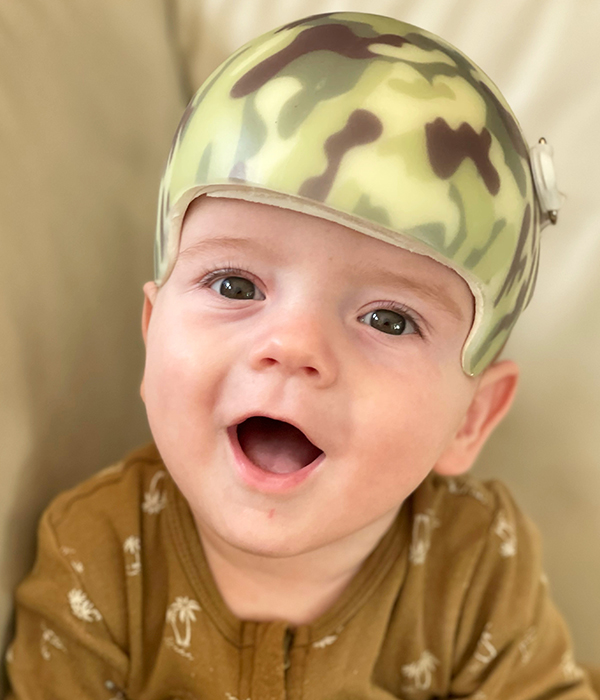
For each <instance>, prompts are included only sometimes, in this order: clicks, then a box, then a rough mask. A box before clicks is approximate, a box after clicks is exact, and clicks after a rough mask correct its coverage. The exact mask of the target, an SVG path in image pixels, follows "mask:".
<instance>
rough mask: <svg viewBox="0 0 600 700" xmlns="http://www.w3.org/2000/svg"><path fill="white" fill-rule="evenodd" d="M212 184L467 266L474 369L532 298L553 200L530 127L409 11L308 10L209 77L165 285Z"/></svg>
mask: <svg viewBox="0 0 600 700" xmlns="http://www.w3.org/2000/svg"><path fill="white" fill-rule="evenodd" d="M203 193H213V194H217V193H220V194H221V195H223V196H234V197H241V198H244V199H250V200H253V201H263V202H270V203H273V204H276V205H277V206H283V207H287V208H291V209H296V210H299V211H308V212H309V213H311V214H315V215H317V216H323V217H324V218H328V219H331V220H333V221H339V222H340V223H343V224H344V225H346V226H350V227H353V228H355V229H356V230H359V231H362V232H363V233H366V234H368V235H372V236H374V237H376V238H379V239H381V240H385V241H387V242H389V243H392V244H394V245H398V246H401V247H403V248H407V249H409V250H412V251H414V252H418V253H421V254H425V255H429V256H430V257H432V258H434V259H435V260H438V261H439V262H441V263H443V264H445V265H447V266H449V267H451V268H452V269H454V270H455V271H456V272H457V273H458V274H460V275H461V276H462V277H463V278H464V279H465V280H466V282H467V284H468V285H469V287H470V289H471V291H472V293H473V296H474V298H475V320H474V323H473V326H472V328H471V332H470V334H469V336H468V338H467V340H466V342H465V345H464V348H463V353H462V366H463V369H464V371H465V372H466V373H467V374H469V375H476V374H478V373H479V372H481V371H482V370H483V369H484V368H485V367H487V366H488V365H489V364H490V362H492V360H493V359H494V358H495V357H496V355H497V353H498V352H499V351H500V350H501V348H502V347H503V346H504V343H505V342H506V340H507V338H508V335H509V333H510V331H511V329H512V328H513V326H514V324H515V322H516V320H517V318H518V317H519V315H520V313H521V311H522V310H523V309H524V308H525V306H526V305H527V304H528V303H529V300H530V299H531V295H532V292H533V288H534V285H535V279H536V274H537V266H538V258H539V232H540V213H539V208H538V207H539V205H538V204H537V199H536V196H535V193H534V185H533V181H532V175H531V167H530V162H529V149H528V146H527V144H526V141H525V139H524V137H523V135H522V132H521V129H520V127H519V125H518V123H517V121H516V119H515V117H514V115H513V114H512V112H511V110H510V107H509V106H508V104H507V103H506V101H505V99H504V98H503V96H502V95H501V93H500V92H499V90H498V88H497V87H496V86H495V85H494V83H493V82H492V81H491V80H490V79H489V78H488V77H487V76H486V75H485V74H484V73H483V72H482V71H481V70H480V69H479V68H478V67H477V66H476V65H474V64H473V63H472V61H470V60H469V59H468V58H467V57H466V56H464V54H462V53H461V52H459V51H458V50H457V49H455V48H454V47H453V46H451V45H450V44H448V43H447V42H445V41H444V40H442V39H440V38H439V37H437V36H435V35H434V34H431V33H430V32H427V31H424V30H423V29H420V28H418V27H415V26H413V25H410V24H406V23H404V22H400V21H397V20H395V19H390V18H388V17H381V16H378V15H371V14H363V13H329V14H322V15H315V16H312V17H308V18H305V19H302V20H299V21H296V22H293V23H291V24H288V25H286V26H283V27H280V28H279V29H276V30H274V31H271V32H269V33H267V34H264V35H263V36H261V37H259V38H257V39H255V40H253V41H251V42H250V43H248V44H246V45H245V46H243V47H242V48H241V49H239V50H238V51H237V52H236V53H234V54H233V55H232V56H230V57H229V59H228V60H227V61H225V63H223V64H222V65H221V66H220V67H219V68H217V70H216V71H215V72H214V73H213V74H212V75H211V76H210V77H209V78H208V80H207V81H206V82H205V83H204V85H203V86H202V87H201V88H200V89H199V90H198V92H197V93H196V95H195V96H194V97H193V99H192V100H191V102H190V104H189V105H188V107H187V109H186V111H185V113H184V116H183V118H182V120H181V123H180V125H179V128H178V130H177V133H176V135H175V138H174V141H173V146H172V149H171V152H170V155H169V158H168V162H167V166H166V170H165V173H164V177H163V180H162V183H161V192H160V204H159V215H158V225H157V233H156V249H155V261H156V270H155V272H156V275H155V276H156V281H157V283H158V284H159V285H160V284H163V283H164V282H165V281H166V279H167V278H168V276H169V274H170V273H171V270H172V268H173V266H174V264H175V260H176V257H177V252H178V246H179V236H180V229H181V222H182V218H183V215H184V214H185V211H186V209H187V207H188V205H189V203H190V201H191V200H192V199H193V198H195V197H197V196H199V195H200V194H203ZM282 235H284V234H282Z"/></svg>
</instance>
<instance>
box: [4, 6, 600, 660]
mask: <svg viewBox="0 0 600 700" xmlns="http://www.w3.org/2000/svg"><path fill="white" fill-rule="evenodd" d="M338 7H339V4H335V3H328V2H323V1H319V0H303V1H300V0H286V2H285V3H283V2H278V0H245V1H244V3H240V2H239V0H205V1H204V2H203V1H202V0H179V2H167V1H166V0H165V1H164V2H159V0H127V2H123V1H122V0H100V2H95V3H85V9H84V8H83V6H82V5H81V3H75V2H72V1H70V2H69V1H68V0H62V1H59V2H56V0H21V1H20V2H18V3H16V2H6V3H1V4H0V96H1V99H0V153H2V159H1V160H0V235H1V236H2V244H3V245H2V251H3V255H2V256H0V338H1V339H2V342H0V353H1V354H0V362H1V365H0V366H1V367H2V374H1V375H0V376H1V379H0V459H1V462H0V469H1V473H2V475H3V483H2V487H3V488H2V491H1V492H0V524H1V527H2V530H1V532H2V537H3V539H2V544H1V546H2V558H1V560H0V576H1V583H0V625H1V626H2V628H3V629H5V628H6V623H7V621H8V616H9V610H10V599H11V595H12V589H13V587H14V585H15V583H16V582H17V581H19V580H20V579H21V578H22V577H23V575H24V574H25V572H26V570H27V569H28V568H29V567H30V565H31V562H32V559H33V553H34V541H35V538H34V531H35V525H36V521H37V517H38V515H39V512H40V510H41V508H42V507H43V506H44V505H45V504H46V503H47V502H48V500H49V499H50V498H51V497H52V496H53V495H54V494H55V493H57V492H58V491H60V490H62V489H64V488H66V487H67V486H70V485H72V484H74V483H76V482H77V481H80V480H81V479H82V478H84V477H85V476H87V475H88V474H90V473H91V472H93V471H95V470H97V469H98V468H100V467H102V466H105V465H106V464H108V463H110V462H111V461H113V460H116V459H118V458H119V457H121V456H122V455H123V454H124V453H125V452H126V451H127V450H128V449H129V448H131V447H133V446H135V445H137V444H140V443H142V442H144V441H145V440H146V439H147V438H148V437H149V432H148V428H147V425H146V420H145V414H144V411H143V404H142V403H141V400H140V399H139V395H138V387H139V381H140V379H141V375H142V368H143V344H142V341H141V334H140V330H139V323H140V322H139V317H140V312H141V304H142V294H141V285H142V283H143V282H144V281H145V280H147V279H149V278H150V277H151V276H152V262H151V260H152V245H153V229H154V217H155V201H156V194H157V188H158V180H159V176H160V171H161V168H162V164H163V162H164V159H165V157H166V154H167V150H168V147H169V142H170V139H171V136H172V132H173V131H174V129H175V126H176V123H177V121H178V117H179V115H180V113H181V111H182V110H183V107H184V104H185V102H186V100H187V99H188V98H189V96H191V91H192V90H193V89H194V88H195V87H197V86H198V85H199V83H200V82H201V81H202V80H203V79H204V78H205V77H206V76H207V75H208V73H209V72H210V71H211V70H212V69H213V68H214V67H216V65H217V64H218V63H219V62H220V61H221V60H222V59H223V58H225V56H226V55H228V54H229V53H230V52H231V51H232V50H233V49H235V48H236V47H237V46H239V45H240V44H241V43H243V42H244V41H246V40H247V39H249V38H251V37H252V36H254V35H255V34H257V33H258V32H260V31H263V30H266V29H268V28H271V27H273V26H276V25H278V24H282V23H284V22H287V21H289V20H293V19H296V18H297V17H299V16H302V15H305V14H309V13H316V12H324V11H330V10H332V9H336V8H338ZM344 8H345V9H355V10H361V9H362V10H364V9H365V3H364V0H346V2H345V3H344ZM368 9H369V11H373V12H381V13H383V14H389V15H392V16H396V17H398V18H400V19H403V20H406V21H409V22H413V23H415V24H419V25H421V26H423V27H425V28H428V29H431V30H433V31H435V32H438V33H440V34H441V35H442V36H444V37H445V38H447V39H449V40H450V41H452V42H454V43H456V44H457V45H458V46H459V47H460V48H461V49H462V50H464V51H465V52H466V53H468V54H469V55H470V56H471V57H472V58H474V59H475V60H476V61H477V62H478V63H480V65H481V66H482V67H483V68H484V69H485V70H486V72H488V73H489V74H490V75H491V77H492V78H493V79H494V80H495V81H496V82H497V83H498V85H499V86H500V88H501V89H502V91H503V92H504V93H505V95H506V96H507V98H508V99H509V102H510V103H511V104H512V106H513V108H514V109H515V111H516V113H517V115H518V116H519V117H520V121H521V123H522V125H523V127H524V129H525V132H526V134H527V135H528V137H529V139H530V141H531V142H534V141H535V140H536V139H537V138H538V137H539V136H542V135H543V136H546V138H547V139H548V140H549V141H550V143H552V145H553V146H554V148H555V152H556V163H557V168H558V173H559V184H560V187H561V189H562V190H563V191H564V192H565V193H566V194H567V196H568V201H567V203H566V205H565V209H564V212H562V213H561V216H560V222H559V226H558V227H557V228H556V229H551V230H547V231H546V232H545V241H544V247H543V252H542V266H541V271H540V277H539V282H538V290H537V294H536V296H535V297H534V300H533V302H532V304H531V307H530V308H529V309H528V310H527V311H526V313H525V314H524V316H523V318H522V320H521V322H520V325H519V326H518V330H517V331H516V333H515V334H514V336H513V339H512V341H511V343H510V345H509V348H508V352H507V354H508V355H510V356H512V357H514V358H515V359H517V360H518V361H519V363H520V364H521V367H522V370H523V381H522V386H521V392H520V395H519V397H518V400H517V403H516V406H515V408H514V410H513V412H512V414H511V415H510V417H509V418H508V419H507V420H506V421H505V423H504V425H503V426H502V427H501V428H500V430H499V431H498V432H497V433H496V435H495V436H494V437H493V439H492V440H491V442H490V444H489V446H488V447H487V448H486V450H485V453H484V455H483V458H482V459H481V460H480V465H479V466H478V468H477V471H478V472H479V475H495V476H500V477H502V478H504V479H505V480H506V482H507V483H508V484H509V485H510V486H511V487H512V489H513V491H514V493H515V495H516V496H517V498H518V500H519V501H520V502H521V504H522V505H523V506H524V508H525V509H526V510H527V511H528V512H529V513H530V514H531V515H532V516H533V517H534V519H535V520H536V521H537V523H538V525H539V527H540V529H541V530H542V533H543V535H544V538H545V546H546V555H547V557H546V558H547V570H548V575H549V578H550V581H551V583H552V586H553V589H554V595H555V598H556V600H557V601H558V603H559V605H560V607H561V608H562V610H563V611H564V613H565V615H566V617H567V620H568V622H569V624H570V626H571V629H572V631H573V634H574V637H575V642H576V649H577V653H578V656H579V658H581V659H582V660H585V661H588V662H590V663H598V662H599V660H600V596H599V595H598V581H599V580H600V547H598V545H597V542H598V536H599V535H600V508H599V506H600V495H599V494H600V467H599V461H600V458H599V457H598V455H600V431H599V430H598V429H597V426H598V422H599V420H600V418H599V417H600V392H599V391H598V387H599V386H600V363H598V361H597V358H598V357H600V333H599V332H598V328H600V286H599V285H598V284H597V281H596V279H597V273H596V270H597V269H598V267H599V266H600V236H599V235H598V232H597V223H596V222H597V221H598V220H599V217H600V211H599V209H600V198H598V197H597V194H596V189H597V187H598V183H599V182H600V172H599V170H600V169H599V167H598V162H599V160H600V139H599V138H598V136H597V128H598V124H599V123H600V72H599V71H598V70H597V66H598V65H600V44H598V42H597V38H596V30H597V27H598V26H600V6H599V5H598V4H595V3H589V2H587V0H573V1H572V2H569V3H566V2H564V3H560V2H547V3H540V2H538V0H506V2H503V3H498V2H497V0H479V2H478V3H474V2H471V1H470V0H419V2H414V0H412V1H411V0H387V1H386V0H371V2H370V3H369V4H368Z"/></svg>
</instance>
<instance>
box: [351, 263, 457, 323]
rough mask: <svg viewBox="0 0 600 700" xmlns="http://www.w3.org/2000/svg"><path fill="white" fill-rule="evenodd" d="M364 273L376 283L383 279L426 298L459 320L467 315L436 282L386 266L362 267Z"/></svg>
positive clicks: (387, 282)
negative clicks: (395, 270) (386, 267)
mask: <svg viewBox="0 0 600 700" xmlns="http://www.w3.org/2000/svg"><path fill="white" fill-rule="evenodd" d="M361 270H362V272H363V274H365V275H366V276H367V277H368V278H369V279H372V280H373V281H374V282H375V283H376V284H377V283H381V282H382V280H383V281H384V282H385V283H386V284H391V285H393V286H395V287H401V288H402V289H406V290H408V291H411V292H415V294H417V295H419V296H420V297H422V298H424V299H426V300H427V301H429V302H430V303H431V304H433V305H434V306H437V308H438V309H441V310H442V311H445V312H447V313H448V314H450V316H452V317H453V318H454V319H456V320H457V321H459V322H460V321H464V320H465V315H464V313H463V311H462V309H461V308H460V306H459V305H458V304H457V303H456V302H455V301H454V299H452V298H451V297H450V295H449V294H448V292H447V290H446V289H445V288H444V287H443V286H442V285H438V284H435V283H434V282H421V281H419V280H417V279H413V278H412V277H407V276H406V275H402V274H399V273H397V272H393V271H392V270H388V269H385V268H379V267H375V268H374V267H369V268H368V270H365V269H363V268H361Z"/></svg>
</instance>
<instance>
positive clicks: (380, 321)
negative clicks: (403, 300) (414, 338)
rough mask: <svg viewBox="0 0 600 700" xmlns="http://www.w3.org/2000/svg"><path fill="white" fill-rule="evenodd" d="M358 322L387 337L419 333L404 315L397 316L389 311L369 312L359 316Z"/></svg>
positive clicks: (394, 312) (412, 322)
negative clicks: (386, 334) (387, 335)
mask: <svg viewBox="0 0 600 700" xmlns="http://www.w3.org/2000/svg"><path fill="white" fill-rule="evenodd" d="M359 320H360V321H361V322H362V323H366V324H368V325H369V326H372V327H373V328H376V329H377V330H378V331H381V332H382V333H388V334H389V335H403V334H404V335H407V334H410V333H418V332H419V331H418V328H417V325H416V323H415V322H414V321H412V320H411V319H410V318H409V317H408V316H407V315H406V314H399V313H398V312H396V311H392V310H391V309H377V310H376V311H370V312H369V313H368V314H365V315H364V316H361V318H360V319H359ZM407 329H408V330H407ZM405 331H406V332H405Z"/></svg>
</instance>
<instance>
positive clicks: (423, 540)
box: [408, 510, 440, 564]
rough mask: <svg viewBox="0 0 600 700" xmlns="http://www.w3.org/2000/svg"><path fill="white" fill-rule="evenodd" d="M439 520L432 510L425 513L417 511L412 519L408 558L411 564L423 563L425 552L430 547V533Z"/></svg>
mask: <svg viewBox="0 0 600 700" xmlns="http://www.w3.org/2000/svg"><path fill="white" fill-rule="evenodd" d="M439 526H440V523H439V520H438V519H437V518H436V517H435V513H434V512H433V511H432V510H428V511H427V512H426V513H417V515H415V519H414V521H413V530H412V541H411V543H410V551H409V554H408V558H409V559H410V561H411V563H412V564H424V563H425V559H426V558H427V552H429V548H430V547H431V535H432V533H433V530H434V529H435V528H436V527H439Z"/></svg>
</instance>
